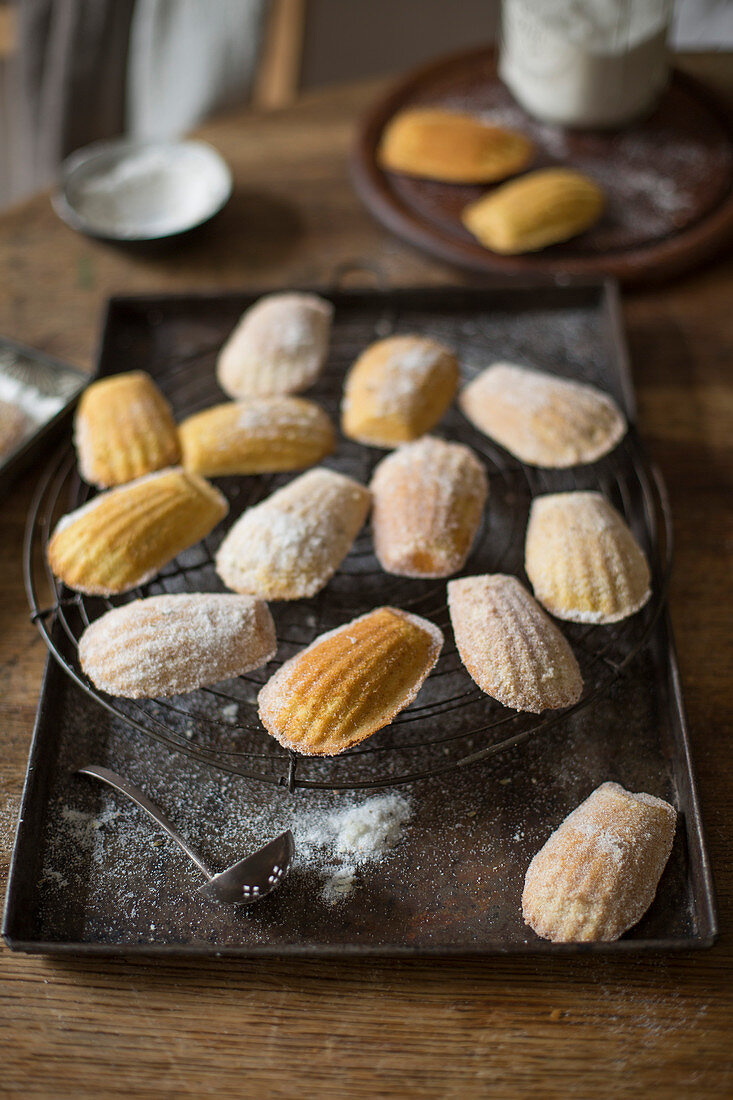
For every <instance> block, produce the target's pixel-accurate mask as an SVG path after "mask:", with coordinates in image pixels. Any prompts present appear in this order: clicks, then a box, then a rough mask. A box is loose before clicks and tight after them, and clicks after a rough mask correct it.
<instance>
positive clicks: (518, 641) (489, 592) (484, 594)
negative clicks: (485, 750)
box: [448, 573, 583, 714]
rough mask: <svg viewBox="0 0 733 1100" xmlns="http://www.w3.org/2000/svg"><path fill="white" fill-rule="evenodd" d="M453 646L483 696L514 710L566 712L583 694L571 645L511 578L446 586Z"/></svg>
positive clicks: (494, 577)
mask: <svg viewBox="0 0 733 1100" xmlns="http://www.w3.org/2000/svg"><path fill="white" fill-rule="evenodd" d="M448 606H449V608H450V617H451V624H452V626H453V633H454V635H455V639H456V646H457V647H458V652H459V654H460V657H461V660H462V661H463V664H464V665H465V667H466V669H467V670H468V672H469V674H470V675H471V676H472V677H473V679H474V680H475V681H476V683H477V684H478V686H479V687H480V688H481V690H482V691H485V692H486V694H487V695H490V696H491V697H492V698H493V699H497V700H498V701H499V702H500V703H503V704H504V706H505V707H513V708H514V710H526V711H531V712H532V713H534V714H541V713H542V711H543V710H554V709H557V708H558V707H569V706H572V704H573V703H577V701H578V699H580V696H581V694H582V691H583V678H582V676H581V674H580V668H579V667H578V662H577V661H576V659H575V655H574V654H573V651H572V649H571V648H570V645H569V643H568V641H567V639H566V638H565V636H564V635H563V634H562V633H561V631H560V630H559V628H558V627H557V626H555V624H554V623H553V622H552V620H551V619H550V618H549V616H548V615H546V614H545V612H544V611H543V610H542V608H541V607H540V606H539V604H538V603H537V601H536V600H534V599H533V598H532V596H530V594H529V592H528V591H527V589H526V588H525V587H524V585H522V584H521V583H520V582H519V581H518V580H517V578H516V577H511V576H507V575H505V574H502V573H494V574H488V575H485V576H482V577H461V578H460V580H456V581H450V582H449V584H448Z"/></svg>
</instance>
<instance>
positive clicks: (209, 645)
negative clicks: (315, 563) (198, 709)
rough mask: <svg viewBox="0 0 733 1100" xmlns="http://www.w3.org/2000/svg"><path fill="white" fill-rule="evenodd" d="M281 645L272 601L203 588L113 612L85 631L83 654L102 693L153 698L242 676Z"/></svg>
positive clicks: (83, 661)
mask: <svg viewBox="0 0 733 1100" xmlns="http://www.w3.org/2000/svg"><path fill="white" fill-rule="evenodd" d="M276 649H277V642H276V640H275V625H274V623H273V621H272V615H271V614H270V611H269V609H268V607H267V604H266V603H265V602H264V600H258V599H256V598H255V597H253V596H234V595H229V594H227V595H221V594H214V593H209V592H196V593H194V594H191V595H188V594H185V595H175V596H151V597H149V598H148V599H146V600H134V601H133V602H132V603H128V604H124V605H123V606H122V607H115V608H114V609H113V610H112V611H108V612H107V614H106V615H102V617H101V618H100V619H97V620H96V621H95V622H93V623H92V624H91V626H88V627H87V628H86V630H85V631H84V633H83V634H82V636H81V640H80V642H79V659H80V661H81V667H82V669H83V671H84V672H85V673H86V674H87V676H88V677H89V679H90V680H92V682H93V683H94V684H95V685H96V687H98V688H100V690H101V691H106V692H108V694H110V695H122V696H125V697H126V698H128V699H140V698H148V699H150V698H158V697H159V696H167V695H180V694H182V693H184V692H189V691H195V690H196V688H200V687H205V686H206V685H208V684H216V683H218V682H219V681H220V680H227V679H229V678H230V677H232V676H241V675H242V674H243V673H245V672H249V671H250V670H251V669H253V668H259V667H260V666H261V665H264V664H267V662H268V661H269V660H270V659H271V658H272V657H274V655H275V651H276Z"/></svg>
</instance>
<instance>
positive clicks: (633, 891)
mask: <svg viewBox="0 0 733 1100" xmlns="http://www.w3.org/2000/svg"><path fill="white" fill-rule="evenodd" d="M676 822H677V814H676V812H675V809H674V807H673V806H670V804H669V803H668V802H664V801H663V800H662V799H661V798H655V797H654V796H653V795H650V794H643V793H642V794H632V793H631V792H630V791H627V790H624V788H623V787H621V786H619V784H618V783H602V784H601V786H600V787H597V788H596V790H595V791H593V793H592V794H591V795H589V797H588V798H586V800H585V802H581V804H580V805H579V806H578V807H577V808H576V809H574V810H573V812H572V813H571V814H569V815H568V817H566V818H565V820H564V821H563V823H562V824H561V825H560V826H559V828H558V829H556V830H555V832H554V833H553V834H552V836H551V837H550V838H549V839H548V840H547V842H546V843H545V845H544V847H543V848H540V850H539V852H538V853H537V854H536V856H535V857H534V859H533V860H532V862H531V863H530V865H529V867H528V869H527V875H526V877H525V880H524V893H523V895H522V915H523V916H524V920H525V922H526V923H527V924H528V925H529V926H530V928H532V929H533V930H534V931H535V932H536V933H537V935H538V936H542V938H543V939H546V940H554V941H555V942H556V943H588V942H593V941H596V940H602V941H610V940H617V939H618V938H619V936H622V935H623V934H624V932H626V931H627V930H628V929H629V928H631V927H632V926H633V925H634V924H636V923H637V922H638V921H640V920H641V918H642V917H643V916H644V914H645V913H646V911H647V909H648V908H649V906H650V905H651V903H652V901H653V900H654V895H655V894H656V892H657V886H658V885H659V880H660V878H661V877H662V871H663V870H664V868H665V866H666V864H667V860H668V859H669V855H670V852H671V851H672V843H673V841H674V832H675V826H676Z"/></svg>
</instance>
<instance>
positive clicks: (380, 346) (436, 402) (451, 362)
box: [341, 336, 458, 447]
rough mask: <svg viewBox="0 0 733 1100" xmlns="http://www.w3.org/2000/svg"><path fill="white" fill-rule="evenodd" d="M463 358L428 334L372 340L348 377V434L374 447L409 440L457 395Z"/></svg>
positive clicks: (345, 428)
mask: <svg viewBox="0 0 733 1100" xmlns="http://www.w3.org/2000/svg"><path fill="white" fill-rule="evenodd" d="M457 387H458V362H457V361H456V357H455V356H454V354H453V352H452V351H450V349H449V348H446V347H444V346H443V345H442V344H439V343H438V342H437V340H432V339H431V338H430V337H429V336H388V337H387V338H386V339H384V340H377V342H376V343H374V344H370V345H369V347H368V348H366V350H365V351H363V352H362V353H361V355H360V356H359V358H358V359H357V360H356V362H355V363H354V365H353V366H352V368H351V370H350V371H349V374H348V376H347V378H346V385H345V388H344V399H343V403H342V406H341V414H342V419H341V427H342V430H343V433H344V435H346V436H348V437H349V438H350V439H355V440H356V441H357V442H359V443H369V444H371V445H373V446H375V447H396V446H398V444H400V443H410V442H411V441H412V440H413V439H417V438H418V436H421V435H424V434H425V432H429V431H430V429H431V428H434V427H435V425H436V424H437V423H438V421H439V420H440V418H441V417H442V416H443V414H444V413H445V411H446V409H447V408H448V406H449V405H450V403H451V401H452V400H453V398H454V396H455V392H456V389H457Z"/></svg>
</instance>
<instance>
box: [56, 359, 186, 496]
mask: <svg viewBox="0 0 733 1100" xmlns="http://www.w3.org/2000/svg"><path fill="white" fill-rule="evenodd" d="M74 443H75V446H76V454H77V458H78V461H79V471H80V473H81V476H82V477H83V478H84V480H85V481H88V482H89V484H90V485H96V486H97V487H98V488H100V489H108V488H110V487H111V486H113V485H124V484H126V483H127V482H128V481H134V480H136V479H137V478H139V477H143V476H144V475H145V474H150V473H153V471H154V470H161V469H164V468H165V467H167V466H175V464H176V463H177V462H178V460H179V459H180V457H181V449H180V444H179V440H178V429H177V428H176V422H175V420H174V419H173V413H172V412H171V409H170V405H169V404H168V402H167V401H166V399H165V398H164V397H163V394H162V393H161V392H160V390H159V389H158V387H157V386H156V385H155V382H153V379H152V378H151V377H150V375H149V374H145V373H144V371H139V370H134V371H127V372H126V373H125V374H115V375H112V376H111V377H110V378H100V380H99V381H98V382H92V384H91V386H88V387H87V389H86V390H84V393H83V394H82V395H81V399H80V401H79V406H78V408H77V411H76V417H75V419H74Z"/></svg>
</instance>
